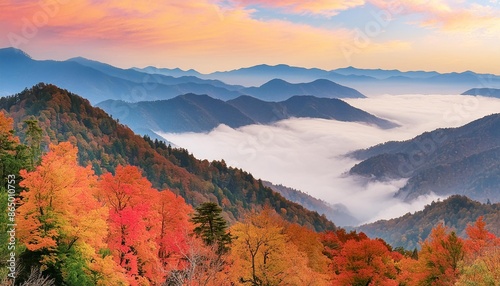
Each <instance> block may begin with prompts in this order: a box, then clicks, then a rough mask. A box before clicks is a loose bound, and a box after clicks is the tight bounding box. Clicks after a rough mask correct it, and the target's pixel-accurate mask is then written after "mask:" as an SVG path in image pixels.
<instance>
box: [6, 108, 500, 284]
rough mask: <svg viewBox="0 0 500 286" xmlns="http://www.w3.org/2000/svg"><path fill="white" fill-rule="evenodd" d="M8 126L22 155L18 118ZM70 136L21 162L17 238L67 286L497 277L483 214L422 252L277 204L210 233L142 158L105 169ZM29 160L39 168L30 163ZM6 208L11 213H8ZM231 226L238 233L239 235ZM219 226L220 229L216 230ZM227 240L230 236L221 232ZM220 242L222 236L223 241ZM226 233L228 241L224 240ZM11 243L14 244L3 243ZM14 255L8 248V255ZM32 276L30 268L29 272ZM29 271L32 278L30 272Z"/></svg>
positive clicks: (476, 280)
mask: <svg viewBox="0 0 500 286" xmlns="http://www.w3.org/2000/svg"><path fill="white" fill-rule="evenodd" d="M0 127H1V128H0V133H1V134H2V136H3V137H2V138H3V140H5V142H10V143H12V146H7V145H5V146H7V147H9V148H10V149H8V150H7V149H5V150H1V151H2V152H3V153H2V154H3V155H2V156H10V154H16V153H15V151H14V150H16V149H15V148H17V147H16V146H18V145H19V141H18V139H17V138H16V137H15V136H13V134H12V133H11V132H10V128H11V127H12V122H11V121H9V120H8V119H6V117H3V114H0ZM77 154H78V149H77V148H76V147H75V146H73V145H72V144H71V143H69V142H63V143H60V144H58V145H50V146H49V150H48V152H47V153H46V154H45V155H43V156H42V157H41V160H40V162H39V163H38V165H37V166H33V168H31V169H29V170H26V169H25V170H21V171H20V176H21V177H22V181H21V182H20V184H19V185H20V187H21V188H22V189H23V191H22V192H21V193H20V196H19V201H18V208H17V216H16V218H17V224H18V227H17V239H18V245H19V249H20V253H19V255H20V257H21V258H22V259H21V260H22V261H23V262H22V263H24V264H26V265H28V266H37V267H39V269H40V270H41V274H40V275H42V276H41V277H42V278H43V279H46V280H47V279H48V278H50V279H54V281H55V284H56V285H191V286H200V285H206V286H210V285H222V286H224V285H252V286H255V285H262V286H264V285H311V286H313V285H318V286H319V285H389V286H390V285H402V286H403V285H407V286H411V285H496V284H495V283H497V282H498V281H500V271H499V269H500V239H499V238H497V237H496V236H495V235H493V234H492V233H490V232H489V231H488V230H487V229H486V226H485V223H484V221H483V220H482V218H481V217H480V218H479V219H478V220H477V221H476V222H475V223H474V224H472V225H469V226H468V227H467V230H466V233H467V237H466V238H461V237H459V236H457V235H456V234H455V232H453V231H452V230H451V229H448V228H446V227H445V226H444V225H442V224H438V225H436V226H435V227H434V228H433V230H432V232H431V234H430V235H429V237H428V238H427V239H426V240H424V241H422V242H421V244H420V250H419V251H417V250H414V251H407V250H404V249H400V248H399V249H393V248H392V247H391V246H390V245H388V244H387V243H385V242H384V241H383V240H381V239H371V238H369V237H367V236H366V235H365V234H364V233H357V232H355V231H351V232H347V231H345V230H343V229H337V230H335V231H328V232H323V233H318V232H315V231H313V230H311V229H310V228H307V227H304V226H299V225H298V224H294V223H291V222H288V221H285V220H284V219H283V218H282V216H280V215H278V213H276V211H275V210H274V209H272V208H270V207H268V206H266V207H263V208H262V209H259V211H254V212H252V213H250V214H247V215H246V217H245V218H244V219H242V220H241V221H239V222H236V223H234V224H233V225H232V226H230V228H229V232H226V222H225V221H224V219H223V218H222V217H221V216H219V215H220V211H221V210H220V208H219V207H218V206H217V204H215V203H207V204H205V206H211V207H212V209H214V210H217V212H215V214H216V215H217V217H216V220H214V221H216V222H217V223H218V225H220V226H221V227H220V229H219V231H217V232H214V231H212V232H206V231H203V229H204V228H205V229H206V228H207V227H208V228H209V226H212V225H213V224H206V225H205V224H203V221H204V219H203V218H204V213H203V210H204V209H205V208H204V207H198V208H197V209H196V211H195V210H193V209H192V207H191V206H189V205H187V204H186V203H185V201H184V199H183V198H182V197H180V196H178V195H176V194H175V193H173V192H171V191H169V190H162V191H159V190H157V189H155V188H153V186H152V184H151V183H150V182H149V181H148V180H147V179H146V178H145V177H144V175H143V171H142V170H141V169H139V168H137V167H133V166H121V165H119V166H117V167H116V168H115V171H114V173H110V172H107V173H104V174H102V175H100V176H98V175H96V174H95V173H94V171H93V169H92V168H91V167H90V166H87V167H82V166H81V165H79V164H78V158H77ZM26 162H27V163H25V166H27V167H29V166H30V164H29V162H30V161H29V160H27V161H26ZM4 217H5V216H2V220H4V219H5V218H4ZM229 233H230V234H229ZM215 234H216V235H215ZM225 237H227V238H228V239H222V238H225ZM214 241H219V243H214ZM220 241H223V242H224V247H223V248H221V246H220ZM2 251H4V250H2ZM2 255H4V253H2ZM23 275H25V276H23ZM26 276H27V274H26V273H24V274H23V273H20V276H19V279H20V280H21V281H28V280H29V279H30V278H28V277H26Z"/></svg>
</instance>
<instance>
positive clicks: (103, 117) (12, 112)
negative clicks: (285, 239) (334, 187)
mask: <svg viewBox="0 0 500 286" xmlns="http://www.w3.org/2000/svg"><path fill="white" fill-rule="evenodd" d="M0 109H4V110H6V111H7V112H8V114H9V116H11V117H12V118H13V119H14V123H15V126H16V128H15V129H16V130H18V135H19V136H20V138H21V140H25V139H26V131H25V130H26V125H25V123H24V121H25V120H27V119H36V120H38V123H39V124H40V127H41V128H42V132H43V133H42V134H43V136H42V139H41V145H42V148H43V149H44V150H45V151H46V150H47V148H48V145H49V143H58V142H63V141H69V142H71V143H72V144H74V145H75V146H77V147H78V150H79V152H78V161H79V163H80V165H82V166H87V165H90V166H92V168H93V169H94V171H95V172H96V174H98V175H100V174H103V173H105V172H108V171H109V172H112V173H114V170H115V169H116V167H117V166H119V165H125V164H129V165H133V166H138V167H139V168H141V170H142V171H143V173H144V174H145V176H146V177H147V178H148V179H149V180H150V181H151V182H152V184H153V186H154V187H155V188H158V189H164V188H169V189H171V190H172V191H173V192H174V193H176V194H179V195H181V196H182V197H183V198H184V199H185V200H186V202H187V203H188V204H190V205H193V206H197V205H198V204H200V203H202V202H205V201H214V202H217V203H218V204H219V205H221V206H222V208H223V210H224V216H225V218H226V219H228V220H229V221H230V222H235V221H236V220H239V219H242V218H243V217H244V216H245V215H246V214H248V213H249V212H250V211H251V210H260V209H262V207H263V206H264V205H269V206H270V207H271V208H273V209H274V210H276V211H277V212H278V213H279V214H280V215H282V216H283V217H284V218H285V219H287V220H289V221H290V222H297V223H299V224H302V225H305V226H308V227H310V228H312V229H315V230H317V231H322V230H326V229H334V228H335V226H334V225H333V223H331V222H330V221H328V220H327V219H326V218H325V217H324V216H320V215H318V214H317V213H316V212H311V211H308V210H307V209H305V208H304V207H302V206H301V205H299V204H296V203H292V202H290V201H288V200H286V199H284V198H283V197H282V196H281V195H279V194H277V193H275V192H273V191H272V190H271V189H269V188H266V187H264V186H263V185H262V182H261V181H260V180H257V179H255V178H253V176H252V175H251V174H249V173H247V172H244V171H243V170H239V169H235V168H231V167H230V166H227V165H226V164H225V163H224V161H214V162H208V161H206V160H204V161H201V160H197V159H196V158H194V157H193V156H192V155H190V154H189V152H188V151H187V150H183V149H175V148H171V147H169V146H167V145H165V144H162V143H161V142H158V141H157V140H155V141H152V140H150V139H149V138H147V137H146V138H143V137H140V136H138V135H135V134H134V133H133V132H132V131H131V130H130V129H129V128H128V127H125V126H124V125H121V124H119V123H118V122H116V121H115V120H114V119H113V118H111V117H110V116H108V115H107V114H106V113H105V112H104V111H102V110H101V109H99V108H94V107H92V106H91V105H90V104H89V102H88V101H87V100H85V99H83V98H81V97H79V96H77V95H75V94H72V93H70V92H68V91H66V90H62V89H59V88H58V87H56V86H54V85H46V84H38V85H36V86H34V87H32V88H30V89H26V90H25V91H23V92H21V93H19V94H17V95H14V96H10V97H4V98H0Z"/></svg>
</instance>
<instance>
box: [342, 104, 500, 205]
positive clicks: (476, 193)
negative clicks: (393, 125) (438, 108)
mask: <svg viewBox="0 0 500 286" xmlns="http://www.w3.org/2000/svg"><path fill="white" fill-rule="evenodd" d="M499 130H500V114H492V115H489V116H486V117H484V118H481V119H478V120H475V121H473V122H471V123H469V124H466V125H464V126H462V127H458V128H444V129H437V130H434V131H431V132H426V133H423V134H421V135H419V136H417V137H415V138H413V139H411V140H407V141H402V142H387V143H383V144H380V145H377V146H374V147H372V148H368V149H365V150H359V151H355V152H353V153H351V154H350V156H353V157H355V158H357V159H360V160H363V161H362V162H360V163H359V164H356V165H355V166H354V167H352V168H351V170H350V171H349V173H350V174H351V175H358V176H362V177H365V178H368V179H370V180H392V179H400V178H407V179H408V181H407V183H406V185H405V186H404V187H403V188H401V189H400V190H399V191H398V193H397V194H396V196H397V197H399V198H401V199H404V200H406V201H411V200H413V199H415V198H417V197H418V196H420V195H425V194H429V193H431V192H432V193H435V194H438V195H451V194H462V195H466V196H468V197H469V198H472V199H475V200H479V201H481V202H486V201H487V200H488V199H490V200H491V201H495V202H499V201H500V192H499V190H498V186H500V132H499Z"/></svg>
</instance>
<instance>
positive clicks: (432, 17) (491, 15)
mask: <svg viewBox="0 0 500 286" xmlns="http://www.w3.org/2000/svg"><path fill="white" fill-rule="evenodd" d="M368 1H369V2H370V3H371V4H373V5H375V6H377V7H379V8H381V9H395V8H394V6H396V7H397V8H396V9H398V11H400V12H399V13H401V14H419V15H421V19H420V20H418V21H416V24H417V25H420V26H421V27H427V28H436V29H442V30H445V31H462V32H463V31H466V32H468V31H476V30H491V29H495V30H497V31H498V29H499V28H500V7H499V5H492V4H491V3H490V4H478V3H475V2H473V1H447V0H399V1H383V0H368Z"/></svg>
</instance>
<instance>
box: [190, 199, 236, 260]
mask: <svg viewBox="0 0 500 286" xmlns="http://www.w3.org/2000/svg"><path fill="white" fill-rule="evenodd" d="M221 212H222V209H221V208H220V207H219V206H218V205H217V204H216V203H212V202H206V203H203V204H201V205H199V206H198V207H197V208H196V213H195V214H194V216H193V217H192V218H191V221H192V222H193V223H194V224H195V225H196V227H195V228H194V233H195V234H196V236H197V237H200V238H201V239H202V240H203V242H204V243H205V244H206V245H213V244H217V245H218V252H219V253H225V252H227V251H228V245H229V244H230V243H231V234H230V233H229V232H228V231H227V222H226V220H224V218H223V217H222V216H221Z"/></svg>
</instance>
